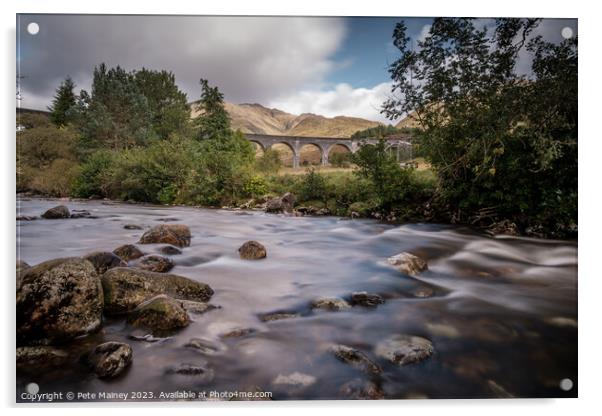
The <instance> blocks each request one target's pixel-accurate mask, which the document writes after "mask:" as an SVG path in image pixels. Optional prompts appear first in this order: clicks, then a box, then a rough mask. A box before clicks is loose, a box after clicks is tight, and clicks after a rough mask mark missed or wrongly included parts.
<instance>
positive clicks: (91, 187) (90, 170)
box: [73, 150, 118, 198]
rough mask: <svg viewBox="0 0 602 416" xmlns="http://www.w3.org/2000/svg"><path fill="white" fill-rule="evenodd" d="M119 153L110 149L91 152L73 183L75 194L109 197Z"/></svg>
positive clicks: (80, 196) (85, 196) (76, 195)
mask: <svg viewBox="0 0 602 416" xmlns="http://www.w3.org/2000/svg"><path fill="white" fill-rule="evenodd" d="M117 157H118V154H117V153H116V152H113V151H110V150H98V151H96V152H94V153H92V154H90V155H89V156H88V157H87V158H86V160H85V161H84V163H83V164H82V165H81V168H80V171H79V175H78V176H77V178H76V179H75V181H74V184H73V196H75V197H78V198H89V197H103V198H104V197H108V196H110V191H111V189H110V188H109V187H110V184H111V181H112V176H111V175H112V174H113V171H114V165H115V163H116V160H117Z"/></svg>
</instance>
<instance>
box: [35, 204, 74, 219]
mask: <svg viewBox="0 0 602 416" xmlns="http://www.w3.org/2000/svg"><path fill="white" fill-rule="evenodd" d="M70 216H71V213H70V212H69V208H67V207H66V206H64V205H58V206H56V207H54V208H50V209H49V210H48V211H46V212H45V213H43V214H42V218H46V219H47V220H56V219H60V218H69V217H70Z"/></svg>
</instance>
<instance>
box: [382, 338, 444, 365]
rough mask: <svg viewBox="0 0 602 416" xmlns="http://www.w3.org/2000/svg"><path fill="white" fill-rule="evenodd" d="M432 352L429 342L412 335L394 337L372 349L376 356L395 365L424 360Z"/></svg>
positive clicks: (431, 345)
mask: <svg viewBox="0 0 602 416" xmlns="http://www.w3.org/2000/svg"><path fill="white" fill-rule="evenodd" d="M434 351H435V349H434V348H433V344H432V343H431V341H429V340H428V339H426V338H422V337H417V336H413V335H394V336H392V337H390V338H388V339H385V340H383V341H381V342H379V343H378V344H376V347H375V348H374V352H375V353H376V355H377V356H379V357H382V358H385V359H387V360H389V361H391V362H392V363H394V364H397V365H407V364H413V363H416V362H419V361H422V360H426V359H427V358H429V357H430V356H431V355H433V352H434Z"/></svg>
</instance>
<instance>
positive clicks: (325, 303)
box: [311, 298, 351, 311]
mask: <svg viewBox="0 0 602 416" xmlns="http://www.w3.org/2000/svg"><path fill="white" fill-rule="evenodd" d="M311 307H312V309H325V310H327V311H341V310H344V309H349V308H351V305H349V303H347V301H345V300H344V299H341V298H320V299H316V300H314V301H313V302H312V303H311Z"/></svg>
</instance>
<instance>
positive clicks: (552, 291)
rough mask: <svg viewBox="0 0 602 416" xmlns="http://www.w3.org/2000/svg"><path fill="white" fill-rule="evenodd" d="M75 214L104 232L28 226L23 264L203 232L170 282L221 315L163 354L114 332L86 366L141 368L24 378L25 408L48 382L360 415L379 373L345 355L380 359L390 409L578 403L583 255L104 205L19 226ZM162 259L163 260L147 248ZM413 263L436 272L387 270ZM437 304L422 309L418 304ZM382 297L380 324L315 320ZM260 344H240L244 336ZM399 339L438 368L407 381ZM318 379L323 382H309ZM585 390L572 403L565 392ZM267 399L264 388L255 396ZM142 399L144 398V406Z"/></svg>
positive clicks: (462, 238) (421, 369)
mask: <svg viewBox="0 0 602 416" xmlns="http://www.w3.org/2000/svg"><path fill="white" fill-rule="evenodd" d="M59 203H63V204H65V205H67V206H68V207H69V208H70V209H72V210H73V209H86V210H89V211H90V212H91V213H92V214H93V215H94V216H96V217H97V218H94V219H87V218H81V219H66V220H43V219H38V220H35V221H18V222H17V242H18V247H17V253H18V255H19V256H20V258H21V259H22V260H24V261H26V262H27V263H29V264H32V265H33V264H37V263H39V262H42V261H45V260H49V259H53V258H58V257H72V256H81V255H85V254H87V253H90V252H92V251H99V250H102V251H112V250H113V249H115V248H116V247H118V246H120V245H122V244H126V243H135V242H136V241H137V240H138V239H139V237H140V236H141V234H142V233H143V231H141V230H127V229H124V225H125V224H139V225H142V226H145V227H148V226H153V225H157V224H160V223H161V221H177V222H178V223H183V224H187V225H188V226H189V227H190V229H191V231H192V235H193V237H192V243H191V246H190V247H187V248H184V249H183V253H182V254H180V255H174V256H172V257H171V258H172V259H173V260H174V262H175V264H176V266H175V268H174V269H173V270H172V271H171V272H170V273H174V274H179V275H182V276H186V277H189V278H192V279H195V280H198V281H202V282H205V283H207V284H209V285H210V286H211V287H212V288H213V289H214V291H215V295H214V296H213V298H212V299H211V303H212V304H214V305H219V306H220V307H221V308H219V309H215V310H212V311H210V312H207V313H205V314H203V315H196V316H193V322H192V323H191V324H190V325H189V326H188V327H187V328H185V329H183V330H181V331H179V332H177V333H175V334H174V335H173V336H172V337H170V338H168V339H164V340H161V341H158V342H147V341H137V340H132V339H131V338H130V337H129V335H130V334H131V333H132V331H133V329H132V328H131V327H129V326H128V325H127V324H126V323H125V322H124V321H123V320H119V319H106V320H105V323H104V326H103V329H102V330H101V331H100V332H99V333H97V334H95V335H93V336H90V337H87V338H85V339H82V340H78V341H76V342H75V344H76V345H75V346H74V347H73V348H80V349H81V350H82V351H84V350H86V349H87V348H88V349H89V348H91V347H93V346H94V345H96V344H98V343H100V342H103V341H110V340H115V341H122V342H127V343H129V344H130V345H131V346H132V348H133V355H134V360H133V364H132V366H131V367H130V368H129V369H128V370H127V371H126V373H125V374H124V375H122V376H121V377H119V378H117V379H114V380H109V381H104V380H100V379H98V378H97V377H96V376H95V375H93V374H91V373H90V372H89V371H88V370H86V369H85V367H84V366H82V365H81V364H79V363H77V362H74V363H73V365H72V366H65V367H62V368H59V369H55V370H53V371H48V372H44V373H41V374H35V375H32V374H22V373H18V374H17V394H18V395H19V394H20V392H22V391H24V388H25V385H26V384H27V383H30V382H35V383H37V384H38V385H39V387H40V393H43V392H51V391H64V392H66V391H74V392H128V393H131V392H135V391H139V392H152V394H153V395H155V396H154V397H156V395H157V394H158V393H159V392H173V391H184V390H186V391H197V392H198V391H208V390H212V391H218V392H225V391H239V390H245V389H248V388H250V387H252V388H259V389H261V390H263V391H266V392H271V393H272V394H273V398H274V399H277V400H286V399H344V398H348V397H347V396H346V395H345V394H344V393H342V392H341V386H342V385H344V384H345V383H346V382H348V381H350V380H353V379H357V378H360V379H368V378H369V377H368V376H366V375H365V374H364V373H362V372H360V371H358V370H357V369H355V368H353V367H351V366H349V365H348V364H346V363H343V362H341V361H339V360H337V359H336V358H335V357H334V356H333V354H332V353H330V352H329V346H331V345H332V344H344V345H349V346H352V347H355V348H358V349H360V350H361V351H364V352H365V353H366V354H367V355H368V356H369V357H370V358H371V359H373V360H374V361H376V362H377V363H378V364H379V365H381V366H382V369H383V372H382V374H381V375H380V376H378V377H377V378H373V379H372V381H373V382H374V383H375V385H377V386H378V387H379V388H380V389H381V390H382V392H383V394H384V397H385V398H388V399H402V398H487V397H505V396H514V397H576V395H577V244H576V243H575V242H567V241H551V240H538V239H532V238H516V237H503V236H500V237H496V238H492V237H489V236H487V235H484V234H482V233H480V232H478V231H476V230H472V229H469V228H464V227H455V226H445V225H431V224H408V225H403V226H393V225H387V224H382V223H379V222H376V221H374V220H348V219H342V218H337V217H288V216H283V215H274V214H265V213H263V212H256V211H244V212H243V211H229V210H212V209H199V208H192V207H163V206H150V205H134V204H123V203H114V202H102V201H82V202H78V201H67V202H59V201H57V200H42V199H22V200H20V201H18V204H19V207H20V211H19V215H40V214H41V213H42V212H44V211H45V210H46V209H48V208H51V207H53V206H56V205H58V204H59ZM247 240H257V241H259V242H261V243H262V244H264V245H265V246H266V248H267V251H268V256H267V258H266V259H263V260H258V261H248V260H247V261H245V260H241V259H240V258H239V257H238V252H237V249H238V247H239V246H240V245H241V244H242V243H243V242H245V241H247ZM139 247H141V248H142V249H143V250H144V251H147V252H154V251H156V250H157V248H158V247H159V246H158V245H144V246H139ZM402 251H407V252H411V253H414V254H416V255H418V256H421V257H423V258H424V259H426V260H427V261H428V266H429V269H428V271H426V272H424V273H422V274H420V275H419V276H418V277H414V278H412V277H408V276H405V275H403V274H401V273H400V272H398V271H397V270H395V269H394V268H392V267H391V266H388V265H387V263H386V259H387V258H388V257H389V256H392V255H395V254H397V253H400V252H402ZM429 289H432V296H430V297H417V296H416V293H418V292H417V291H420V290H422V291H424V290H427V292H430V290H429ZM354 291H367V292H370V293H378V294H380V295H381V296H383V297H384V298H385V300H386V302H385V303H384V304H382V305H379V306H378V307H376V308H365V307H353V308H350V309H348V310H345V311H340V312H328V311H312V310H311V309H310V308H309V305H310V303H311V301H312V300H314V299H316V298H319V297H324V296H337V297H343V298H346V297H348V296H349V295H350V294H351V293H352V292H354ZM274 311H289V312H296V313H299V314H300V316H298V317H295V318H291V319H283V320H278V321H273V322H262V321H261V320H260V319H259V318H258V316H259V315H261V314H263V313H267V312H274ZM237 328H253V329H254V330H255V332H253V333H252V334H250V335H248V336H245V337H240V338H232V339H227V340H222V339H220V337H219V335H220V334H223V333H224V332H227V331H229V330H232V329H237ZM393 334H411V335H417V336H421V337H424V338H427V339H429V340H431V341H432V343H433V346H434V349H435V352H434V354H433V356H432V357H431V358H429V359H427V360H425V361H423V362H420V363H416V364H411V365H407V366H403V367H399V366H396V365H394V364H392V363H388V362H383V361H382V360H379V359H378V357H375V356H374V354H373V350H374V347H375V345H376V343H377V342H379V341H380V340H382V339H385V338H387V337H389V336H391V335H393ZM191 338H202V339H206V340H210V341H212V342H213V343H215V345H218V346H219V348H218V351H217V352H216V353H214V354H209V355H207V354H200V353H199V352H198V351H197V350H194V349H191V348H187V347H185V344H186V343H187V342H188V341H189V340H190V339H191ZM196 363H203V365H205V366H207V367H209V368H211V369H212V371H213V373H214V377H213V379H212V380H205V379H204V378H202V377H200V378H199V377H195V376H184V375H180V374H171V373H169V371H168V369H169V368H171V367H173V366H177V365H180V364H196ZM294 373H301V374H302V375H303V377H302V378H303V380H310V381H311V382H307V383H306V384H307V385H305V386H304V385H296V386H292V385H286V384H281V383H278V382H277V379H278V377H279V376H282V377H280V379H281V380H282V379H283V377H284V378H286V376H289V375H291V374H294ZM307 376H309V377H307ZM563 379H570V380H572V382H573V384H574V386H573V388H572V389H571V390H570V391H564V390H563V389H561V388H560V387H559V386H560V381H561V380H563ZM255 386H256V387H255ZM130 397H131V396H130Z"/></svg>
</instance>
